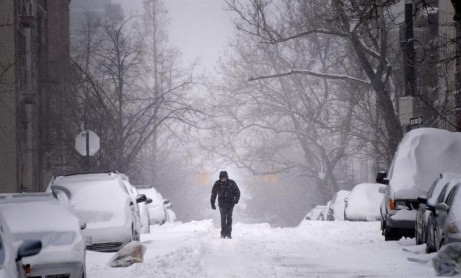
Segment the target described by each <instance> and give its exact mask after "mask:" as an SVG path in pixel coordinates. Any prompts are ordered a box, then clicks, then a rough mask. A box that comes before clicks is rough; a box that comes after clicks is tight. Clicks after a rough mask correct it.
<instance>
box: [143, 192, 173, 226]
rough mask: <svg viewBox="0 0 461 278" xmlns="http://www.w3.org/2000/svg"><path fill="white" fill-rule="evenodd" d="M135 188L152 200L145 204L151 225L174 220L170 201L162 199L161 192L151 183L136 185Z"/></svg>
mask: <svg viewBox="0 0 461 278" xmlns="http://www.w3.org/2000/svg"><path fill="white" fill-rule="evenodd" d="M136 189H137V190H138V192H139V193H141V194H145V195H146V197H147V198H149V199H151V200H152V202H151V203H150V204H148V205H147V208H148V210H149V217H150V224H151V225H162V224H163V223H165V222H173V221H175V220H176V214H175V213H174V212H173V210H172V209H171V207H172V205H171V203H170V202H169V201H168V200H167V199H163V197H162V194H160V193H159V192H158V191H157V190H155V188H154V187H153V186H152V185H137V186H136Z"/></svg>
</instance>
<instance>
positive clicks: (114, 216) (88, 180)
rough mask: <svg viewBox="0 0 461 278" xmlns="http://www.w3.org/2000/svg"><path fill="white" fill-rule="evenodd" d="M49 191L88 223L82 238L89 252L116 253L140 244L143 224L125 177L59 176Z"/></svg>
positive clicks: (110, 173)
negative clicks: (132, 243) (123, 247)
mask: <svg viewBox="0 0 461 278" xmlns="http://www.w3.org/2000/svg"><path fill="white" fill-rule="evenodd" d="M47 191H52V192H54V193H55V194H57V195H58V197H59V198H61V199H63V201H64V202H68V203H69V205H70V207H71V208H72V209H73V211H74V213H75V215H76V216H77V217H78V218H79V219H81V220H82V221H84V222H85V223H86V229H85V230H83V231H82V234H83V237H84V239H85V242H86V244H87V249H88V250H97V251H117V250H119V249H120V248H121V247H122V246H123V245H124V244H126V243H128V242H130V241H133V240H139V235H140V232H141V231H140V228H141V224H140V223H139V221H140V220H139V215H138V214H137V212H138V209H136V208H135V207H134V206H137V203H136V202H137V201H135V200H133V198H132V196H130V194H129V192H128V190H127V186H126V184H125V183H124V177H123V176H122V174H119V173H113V172H109V173H96V174H77V175H68V176H59V177H56V178H54V179H53V180H52V181H51V182H50V184H49V185H48V188H47ZM139 201H142V200H139Z"/></svg>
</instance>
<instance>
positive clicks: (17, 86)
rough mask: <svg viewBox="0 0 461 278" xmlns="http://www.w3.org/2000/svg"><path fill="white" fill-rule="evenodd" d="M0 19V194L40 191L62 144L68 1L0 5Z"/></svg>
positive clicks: (30, 0)
mask: <svg viewBox="0 0 461 278" xmlns="http://www.w3.org/2000/svg"><path fill="white" fill-rule="evenodd" d="M0 18H1V23H0V38H1V39H0V40H1V41H0V45H1V46H0V47H1V48H2V50H3V51H1V52H0V67H1V69H0V71H2V72H0V82H1V83H0V84H2V86H1V87H0V102H1V104H2V107H1V108H0V125H1V132H0V146H1V148H0V179H1V180H2V181H5V182H4V183H2V185H0V192H20V191H41V190H42V189H43V187H44V184H45V183H46V180H47V178H49V176H50V175H49V174H48V173H49V172H50V170H49V169H50V167H51V165H49V162H50V161H51V160H50V158H51V156H54V157H56V156H59V152H60V150H59V149H56V148H55V146H56V145H59V144H56V142H59V141H60V140H61V141H62V140H63V138H62V137H60V134H59V132H57V130H58V129H59V128H60V126H59V125H57V126H56V124H57V123H62V119H60V118H59V115H60V110H61V109H65V104H64V103H63V101H62V100H63V96H64V93H68V87H69V86H68V78H67V77H68V76H67V74H68V69H69V0H18V1H1V2H0ZM50 142H53V143H50Z"/></svg>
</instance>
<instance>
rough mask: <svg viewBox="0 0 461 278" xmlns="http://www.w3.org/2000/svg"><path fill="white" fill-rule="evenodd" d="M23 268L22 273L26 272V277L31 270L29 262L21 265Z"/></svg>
mask: <svg viewBox="0 0 461 278" xmlns="http://www.w3.org/2000/svg"><path fill="white" fill-rule="evenodd" d="M22 268H23V269H24V273H25V274H26V276H27V277H29V276H30V273H31V272H32V269H31V268H30V264H25V265H23V266H22Z"/></svg>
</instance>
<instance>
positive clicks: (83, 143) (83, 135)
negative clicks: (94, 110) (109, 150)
mask: <svg viewBox="0 0 461 278" xmlns="http://www.w3.org/2000/svg"><path fill="white" fill-rule="evenodd" d="M87 136H88V140H87ZM87 142H88V155H90V156H92V155H94V154H95V153H96V152H97V151H98V150H99V148H100V140H99V137H98V135H96V133H94V132H93V131H91V130H86V131H82V132H80V133H79V134H78V135H77V137H75V149H76V150H77V151H78V152H79V153H80V154H81V155H83V156H86V155H87V153H86V150H87Z"/></svg>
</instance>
